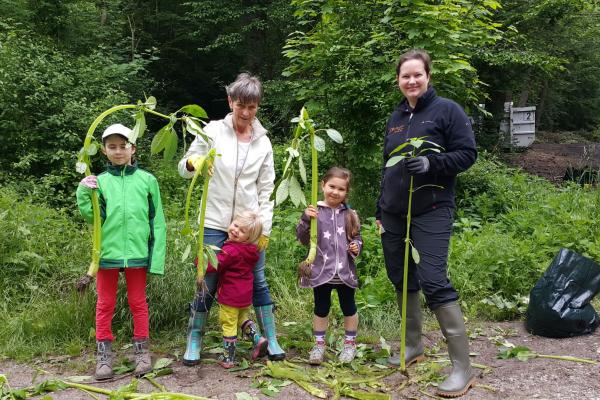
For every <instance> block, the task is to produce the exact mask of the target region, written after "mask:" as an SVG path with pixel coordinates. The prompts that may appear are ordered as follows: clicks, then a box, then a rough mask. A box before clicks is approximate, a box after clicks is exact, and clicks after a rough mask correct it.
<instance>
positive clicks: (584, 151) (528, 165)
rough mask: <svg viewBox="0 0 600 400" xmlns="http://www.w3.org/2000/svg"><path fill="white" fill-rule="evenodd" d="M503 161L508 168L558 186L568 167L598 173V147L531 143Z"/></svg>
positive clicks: (594, 145) (599, 159) (588, 144)
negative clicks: (586, 169)
mask: <svg viewBox="0 0 600 400" xmlns="http://www.w3.org/2000/svg"><path fill="white" fill-rule="evenodd" d="M503 158H504V159H505V160H506V162H507V163H508V164H509V165H512V166H515V167H520V168H522V169H523V170H524V171H525V172H528V173H530V174H533V175H538V176H541V177H543V178H546V179H548V180H549V181H550V182H552V183H555V184H560V183H561V182H563V178H564V176H565V172H566V170H567V168H569V167H572V168H579V169H581V168H584V167H589V168H591V169H593V170H596V171H597V170H599V169H600V144H593V143H592V144H590V143H586V144H584V143H560V144H558V143H534V144H533V145H532V146H531V147H529V148H528V149H526V150H522V151H519V152H515V153H507V154H505V156H504V157H503Z"/></svg>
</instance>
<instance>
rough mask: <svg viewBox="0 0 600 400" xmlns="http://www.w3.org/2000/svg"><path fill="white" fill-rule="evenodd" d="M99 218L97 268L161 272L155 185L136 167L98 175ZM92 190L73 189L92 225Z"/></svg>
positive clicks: (162, 237)
mask: <svg viewBox="0 0 600 400" xmlns="http://www.w3.org/2000/svg"><path fill="white" fill-rule="evenodd" d="M96 190H98V199H99V201H100V215H101V218H102V245H101V252H100V268H126V267H134V268H135V267H137V268H139V267H146V268H147V269H148V271H149V272H150V273H152V274H158V275H163V274H164V269H165V251H166V224H165V217H164V214H163V209H162V203H161V200H160V190H159V188H158V181H157V180H156V178H155V177H154V175H152V174H151V173H149V172H147V171H144V170H142V169H139V168H138V167H137V165H126V166H112V165H111V166H109V167H108V168H107V170H106V171H105V172H103V173H101V174H100V175H98V189H96ZM91 195H92V189H90V188H88V187H86V186H83V185H81V184H80V185H79V186H78V187H77V205H78V206H79V211H80V212H81V215H82V216H83V218H84V219H85V220H86V221H87V222H88V223H90V224H92V223H93V222H94V215H93V212H92V197H91Z"/></svg>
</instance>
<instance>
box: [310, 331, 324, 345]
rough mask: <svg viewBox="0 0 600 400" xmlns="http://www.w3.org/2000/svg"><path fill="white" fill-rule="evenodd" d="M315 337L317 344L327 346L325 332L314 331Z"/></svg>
mask: <svg viewBox="0 0 600 400" xmlns="http://www.w3.org/2000/svg"><path fill="white" fill-rule="evenodd" d="M313 335H314V336H315V342H317V344H325V331H313Z"/></svg>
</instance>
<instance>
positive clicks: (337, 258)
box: [331, 208, 341, 279]
mask: <svg viewBox="0 0 600 400" xmlns="http://www.w3.org/2000/svg"><path fill="white" fill-rule="evenodd" d="M335 211H336V210H334V209H333V208H332V209H331V212H332V213H333V228H334V232H333V237H335V240H334V243H335V268H334V270H335V274H334V275H333V276H334V277H335V275H337V276H338V278H339V276H340V273H339V271H338V267H339V265H340V262H339V254H338V233H337V229H338V224H337V215H336V213H335ZM340 279H341V278H340Z"/></svg>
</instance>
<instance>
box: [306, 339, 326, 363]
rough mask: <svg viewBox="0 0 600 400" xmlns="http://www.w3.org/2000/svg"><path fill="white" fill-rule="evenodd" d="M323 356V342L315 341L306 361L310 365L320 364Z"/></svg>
mask: <svg viewBox="0 0 600 400" xmlns="http://www.w3.org/2000/svg"><path fill="white" fill-rule="evenodd" d="M324 358H325V343H317V344H315V347H313V348H312V350H311V351H310V353H309V355H308V363H309V364H311V365H320V364H321V363H322V362H323V359H324Z"/></svg>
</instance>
